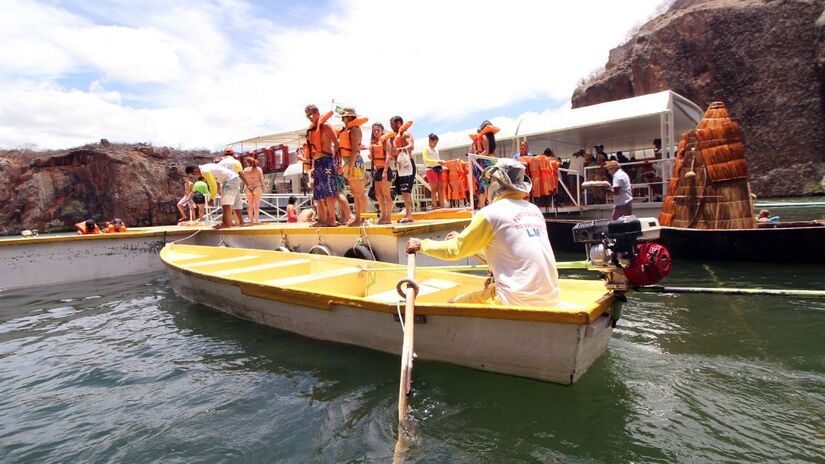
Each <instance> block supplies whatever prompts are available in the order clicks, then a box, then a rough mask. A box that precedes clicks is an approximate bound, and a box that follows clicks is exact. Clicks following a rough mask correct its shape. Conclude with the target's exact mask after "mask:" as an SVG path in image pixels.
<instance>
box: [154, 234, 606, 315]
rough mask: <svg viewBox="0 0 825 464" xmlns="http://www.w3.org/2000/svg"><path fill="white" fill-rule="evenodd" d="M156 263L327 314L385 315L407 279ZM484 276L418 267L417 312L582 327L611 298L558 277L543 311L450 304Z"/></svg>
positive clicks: (249, 265)
mask: <svg viewBox="0 0 825 464" xmlns="http://www.w3.org/2000/svg"><path fill="white" fill-rule="evenodd" d="M161 259H162V260H163V261H164V262H165V263H166V265H167V266H169V267H170V268H172V269H174V270H176V271H178V272H181V273H183V274H186V275H190V276H193V277H197V278H200V279H203V280H208V281H213V282H215V283H218V284H223V285H232V286H236V287H239V288H240V290H241V292H242V293H244V294H246V295H250V296H257V297H260V298H264V299H269V300H274V301H282V302H289V303H293V304H294V303H296V302H300V304H301V305H302V306H306V307H311V308H318V309H326V310H329V309H331V307H332V306H333V305H344V306H350V307H355V308H360V309H366V310H373V311H382V312H391V313H394V312H395V311H396V304H397V302H398V301H399V299H400V297H399V295H398V293H397V291H396V284H397V282H398V281H399V280H400V279H403V278H405V277H406V267H405V266H402V265H398V264H390V263H381V262H372V261H363V260H358V259H349V258H340V257H328V256H319V255H312V254H303V253H283V252H278V251H267V250H255V249H239V248H225V247H205V246H197V245H177V244H175V245H172V244H170V245H167V246H166V247H165V248H164V249H163V250H162V252H161ZM484 280H485V277H483V276H476V275H467V274H460V273H454V272H445V271H435V270H427V269H426V268H421V269H419V270H418V271H417V272H416V281H417V282H418V285H419V294H418V297H417V298H416V307H417V308H418V309H417V310H416V312H417V314H424V315H427V314H430V315H444V316H457V317H464V316H466V317H482V318H490V319H510V320H528V321H540V322H560V323H571V324H587V323H589V322H592V321H594V320H596V319H597V318H598V317H599V316H600V315H601V314H603V313H604V312H605V311H606V310H607V308H608V307H609V304H610V302H611V301H612V296H611V295H610V293H609V292H608V291H607V290H606V289H605V287H604V283H603V282H602V281H600V280H581V279H576V280H573V279H561V280H560V281H559V282H560V284H559V285H560V288H561V293H562V302H561V303H559V304H558V305H554V306H548V307H532V306H530V307H528V306H505V305H489V304H488V305H480V304H454V303H449V301H450V300H451V299H452V298H454V297H456V296H458V295H462V294H466V293H469V292H472V291H476V290H479V289H481V288H483V286H484Z"/></svg>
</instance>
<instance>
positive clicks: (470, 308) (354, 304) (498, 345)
mask: <svg viewBox="0 0 825 464" xmlns="http://www.w3.org/2000/svg"><path fill="white" fill-rule="evenodd" d="M161 259H162V260H163V262H164V263H165V265H166V267H167V269H168V272H169V275H170V281H171V284H172V287H173V288H174V289H175V291H176V292H177V293H178V294H179V295H181V296H183V297H184V298H187V299H189V300H192V301H195V302H197V303H201V304H204V305H207V306H210V307H213V308H215V309H218V310H221V311H224V312H226V313H229V314H232V315H235V316H237V317H240V318H243V319H247V320H250V321H254V322H258V323H260V324H265V325H268V326H271V327H275V328H277V329H281V330H286V331H289V332H294V333H298V334H301V335H304V336H307V337H312V338H317V339H321V340H329V341H335V342H341V343H349V344H352V345H358V346H363V347H367V348H373V349H376V350H380V351H385V352H389V353H396V354H397V353H400V351H401V346H402V343H401V342H402V329H401V325H400V324H399V322H398V320H399V301H400V300H401V297H400V296H399V293H398V291H397V290H396V284H397V283H398V281H399V279H402V278H404V277H406V268H405V267H404V266H402V265H398V264H391V263H382V262H373V261H364V260H358V259H349V258H340V257H330V256H322V255H313V254H303V253H286V252H279V251H267V250H257V249H240V248H226V247H209V246H198V245H181V244H169V245H166V247H164V248H163V250H162V251H161ZM484 280H485V278H484V277H481V276H475V275H467V274H459V273H453V272H444V271H437V270H427V269H425V268H421V269H418V270H417V271H416V282H417V283H418V287H419V293H418V296H417V298H416V300H415V307H416V321H415V322H416V326H415V332H416V345H415V352H416V355H417V356H418V357H419V358H420V359H427V360H438V361H444V362H449V363H453V364H459V365H463V366H468V367H473V368H476V369H482V370H486V371H491V372H499V373H504V374H512V375H519V376H524V377H532V378H537V379H541V380H547V381H551V382H557V383H563V384H571V383H573V382H575V381H576V380H578V379H579V377H581V375H582V374H584V372H585V371H586V370H587V369H588V367H590V365H591V364H592V363H593V362H594V361H595V360H596V359H597V358H598V357H599V356H600V355H601V354H602V353H603V352H604V351H605V350H606V349H607V344H608V341H609V340H610V336H611V334H612V326H611V316H610V314H611V309H612V305H613V304H620V303H618V301H616V299H615V298H614V295H613V293H612V292H609V291H608V290H606V288H605V285H604V282H602V281H597V280H569V279H561V280H560V281H559V283H560V286H561V294H562V299H563V302H562V303H561V304H560V305H558V306H555V307H526V306H521V307H518V306H501V305H479V304H453V303H449V302H448V301H449V300H450V299H451V298H452V297H455V296H456V295H459V294H463V293H467V292H470V291H474V290H477V289H479V288H481V287H482V286H483V283H484ZM400 306H403V305H400Z"/></svg>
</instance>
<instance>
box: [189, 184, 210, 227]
mask: <svg viewBox="0 0 825 464" xmlns="http://www.w3.org/2000/svg"><path fill="white" fill-rule="evenodd" d="M207 195H209V185H208V184H207V183H206V180H204V178H203V177H198V180H197V181H195V183H194V184H193V185H192V201H194V202H195V205H196V206H197V207H198V217H197V220H198V221H203V213H204V209H205V208H206V197H207ZM209 201H210V203H211V202H212V200H211V199H210V200H209Z"/></svg>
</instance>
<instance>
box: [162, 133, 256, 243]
mask: <svg viewBox="0 0 825 464" xmlns="http://www.w3.org/2000/svg"><path fill="white" fill-rule="evenodd" d="M223 154H224V156H223V158H221V159H220V160H217V162H215V163H206V164H202V165H199V166H196V165H189V166H186V177H184V179H183V183H184V196H183V198H181V200H180V201H179V202H178V210H179V211H180V214H181V217H180V222H185V221H186V220H187V216H186V213H185V210H184V206H187V205H188V207H189V216H188V219H189V221H190V222H198V221H202V220H203V216H204V209H205V206H206V204H207V203H208V204H210V205H211V204H214V201H215V198H216V197H218V196H219V197H220V205H221V210H222V213H223V217H222V221H221V223H220V224H218V225H216V226H215V228H216V229H221V228H224V227H231V226H232V225H241V226H242V225H247V224H260V223H261V220H260V203H261V195H262V194H263V188H264V185H265V184H266V181H265V180H264V173H263V170H262V169H261V168H260V167H259V166H258V159H257V158H255V157H254V156H249V157H246V158H245V159H244V164H241V162H240V161H238V159H237V158H235V152H234V150H233V149H232V148H231V147H227V148H226V149H224V152H223ZM190 176H191V177H190ZM193 178H194V179H196V180H194V181H193ZM243 190H245V191H246V192H245V193H246V203H247V206H248V210H247V215H248V216H249V222H248V223H246V222H244V219H243V202H242V197H241V192H242V191H243ZM196 211H197V212H196Z"/></svg>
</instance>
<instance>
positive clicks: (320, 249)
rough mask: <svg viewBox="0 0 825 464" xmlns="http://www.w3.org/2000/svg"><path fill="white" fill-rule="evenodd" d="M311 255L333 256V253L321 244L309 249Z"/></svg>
mask: <svg viewBox="0 0 825 464" xmlns="http://www.w3.org/2000/svg"><path fill="white" fill-rule="evenodd" d="M309 254H311V255H326V256H332V251H331V250H330V249H329V248H327V246H326V245H321V244H320V243H319V244H318V245H315V246H314V247H312V248H310V249H309Z"/></svg>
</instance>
